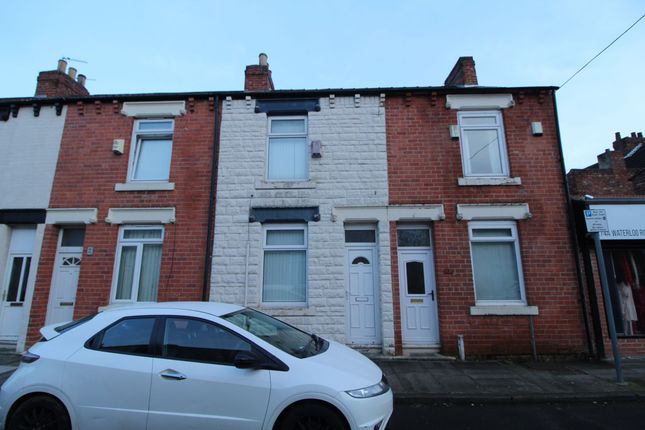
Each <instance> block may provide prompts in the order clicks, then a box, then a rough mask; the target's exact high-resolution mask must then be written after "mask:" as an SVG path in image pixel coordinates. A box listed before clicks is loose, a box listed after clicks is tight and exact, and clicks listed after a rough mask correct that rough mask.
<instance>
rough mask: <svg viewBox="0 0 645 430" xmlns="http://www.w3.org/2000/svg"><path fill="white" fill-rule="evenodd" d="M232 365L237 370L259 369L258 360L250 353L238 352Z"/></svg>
mask: <svg viewBox="0 0 645 430" xmlns="http://www.w3.org/2000/svg"><path fill="white" fill-rule="evenodd" d="M233 364H235V367H237V368H238V369H258V368H259V367H260V359H259V357H258V356H257V355H255V354H253V353H252V352H249V351H240V352H238V353H237V354H235V358H234V359H233Z"/></svg>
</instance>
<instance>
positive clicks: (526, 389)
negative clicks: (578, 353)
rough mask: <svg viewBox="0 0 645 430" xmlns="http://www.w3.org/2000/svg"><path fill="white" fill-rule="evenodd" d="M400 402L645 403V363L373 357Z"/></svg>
mask: <svg viewBox="0 0 645 430" xmlns="http://www.w3.org/2000/svg"><path fill="white" fill-rule="evenodd" d="M372 360H373V361H374V362H376V364H378V365H379V366H380V367H381V369H382V370H383V373H385V375H386V376H387V378H388V381H389V383H390V385H391V387H392V390H393V391H394V395H395V399H397V400H398V401H409V402H415V401H429V400H434V401H452V402H495V401H497V402H507V401H527V402H528V401H538V402H539V401H573V400H599V401H606V400H628V399H631V400H635V399H644V398H645V358H639V359H623V360H622V365H623V366H622V368H623V374H624V379H625V383H623V384H618V383H617V382H616V370H615V367H614V364H613V361H611V362H610V361H525V362H518V361H505V360H494V361H457V360H446V359H443V360H441V359H393V358H387V357H372Z"/></svg>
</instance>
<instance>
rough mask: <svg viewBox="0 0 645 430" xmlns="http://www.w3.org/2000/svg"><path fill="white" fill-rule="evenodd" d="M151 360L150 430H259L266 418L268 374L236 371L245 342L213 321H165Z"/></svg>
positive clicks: (247, 345)
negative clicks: (237, 357) (157, 350)
mask: <svg viewBox="0 0 645 430" xmlns="http://www.w3.org/2000/svg"><path fill="white" fill-rule="evenodd" d="M162 327H163V332H162V333H161V334H160V338H161V339H160V340H161V357H159V358H155V359H154V360H153V366H152V383H151V390H150V409H149V417H148V429H150V430H176V429H179V428H184V429H192V430H200V429H218V430H251V429H253V430H255V429H260V428H261V427H262V423H263V421H264V417H265V415H266V409H267V404H268V401H269V393H270V388H271V380H270V378H271V375H270V371H269V370H253V369H238V368H236V367H235V366H234V364H233V361H234V357H235V355H236V354H237V353H238V352H240V351H246V352H250V351H252V350H253V345H252V344H251V343H250V342H248V341H247V340H246V339H244V338H242V337H240V336H238V335H237V334H235V333H233V332H231V331H229V330H228V329H225V328H223V327H221V326H219V325H217V324H215V323H213V322H212V321H206V320H202V319H198V318H189V317H171V316H169V317H166V318H165V319H164V320H163V322H162Z"/></svg>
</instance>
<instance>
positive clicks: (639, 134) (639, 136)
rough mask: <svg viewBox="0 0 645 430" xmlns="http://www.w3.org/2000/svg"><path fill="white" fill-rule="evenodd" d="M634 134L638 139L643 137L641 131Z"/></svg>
mask: <svg viewBox="0 0 645 430" xmlns="http://www.w3.org/2000/svg"><path fill="white" fill-rule="evenodd" d="M636 136H638V138H639V139H642V138H643V132H642V131H639V132H638V134H637V135H636Z"/></svg>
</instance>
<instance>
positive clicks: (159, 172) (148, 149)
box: [128, 119, 175, 182]
mask: <svg viewBox="0 0 645 430" xmlns="http://www.w3.org/2000/svg"><path fill="white" fill-rule="evenodd" d="M174 126H175V121H174V120H172V119H139V120H136V121H135V122H134V130H133V132H132V145H131V151H130V165H129V169H128V171H129V173H128V180H129V181H132V182H134V181H156V182H167V181H168V178H169V177H170V160H171V157H172V138H173V132H174Z"/></svg>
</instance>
